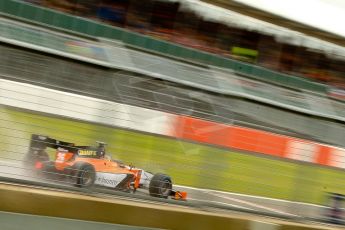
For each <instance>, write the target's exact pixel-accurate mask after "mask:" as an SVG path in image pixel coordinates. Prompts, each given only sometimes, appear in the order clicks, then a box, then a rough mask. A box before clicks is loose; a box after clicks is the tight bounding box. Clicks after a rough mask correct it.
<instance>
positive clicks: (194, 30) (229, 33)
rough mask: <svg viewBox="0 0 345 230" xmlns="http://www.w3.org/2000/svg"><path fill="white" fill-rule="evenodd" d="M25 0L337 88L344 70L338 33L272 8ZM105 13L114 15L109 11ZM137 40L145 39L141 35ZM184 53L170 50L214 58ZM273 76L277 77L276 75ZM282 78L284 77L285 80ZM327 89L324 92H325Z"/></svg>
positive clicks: (332, 93)
mask: <svg viewBox="0 0 345 230" xmlns="http://www.w3.org/2000/svg"><path fill="white" fill-rule="evenodd" d="M27 2H32V3H35V4H38V5H41V6H44V7H48V8H51V9H55V10H58V11H61V12H65V13H68V14H71V15H76V16H82V17H87V18H90V19H92V20H94V21H98V22H103V23H106V24H110V25H112V26H116V27H121V28H125V29H127V30H130V31H135V32H138V33H140V34H145V35H149V36H151V37H154V38H158V39H159V40H164V41H169V42H173V43H177V44H180V45H182V46H185V47H191V48H194V49H197V50H202V51H204V52H207V53H211V54H216V55H217V56H219V57H222V58H226V59H233V60H240V61H244V62H249V63H252V64H255V65H258V66H261V67H264V68H266V69H269V70H273V71H278V72H280V73H284V75H279V77H276V78H285V77H286V75H293V76H297V77H299V78H302V79H303V80H306V79H307V80H311V81H316V82H318V83H322V84H327V85H331V86H334V87H338V88H342V86H343V83H344V78H343V75H342V74H343V72H345V70H344V66H345V65H343V62H344V57H345V49H344V48H343V47H342V45H344V39H343V38H341V37H340V36H338V35H334V34H330V33H327V32H324V31H321V30H320V29H315V28H311V27H310V26H306V25H302V24H300V23H297V22H293V21H289V20H286V19H283V18H281V17H279V16H276V15H273V14H267V13H266V12H262V11H260V10H257V9H251V8H250V7H248V6H244V5H243V4H240V3H237V2H235V1H226V3H225V1H211V2H212V3H213V4H217V5H220V6H222V7H227V8H228V9H231V10H232V11H229V10H224V9H222V8H218V7H216V6H210V5H208V4H206V3H204V2H201V1H153V0H145V1H131V2H130V1H126V0H121V1H84V2H80V1H76V2H75V1H68V0H64V1H27ZM209 7H212V9H210V8H209ZM234 11H237V12H239V13H241V14H238V13H236V12H234ZM208 12H213V13H208ZM110 14H112V15H116V16H114V17H110V16H109V15H110ZM242 14H246V15H248V16H251V17H255V18H258V19H260V20H257V19H253V18H251V17H247V16H245V15H242ZM217 15H218V16H217ZM35 18H36V19H38V18H37V17H35ZM38 20H39V19H38ZM262 20H264V21H262ZM267 21H268V22H267ZM273 23H274V24H273ZM85 26H87V25H85ZM78 30H80V29H78ZM78 32H80V31H78ZM89 32H90V33H94V32H92V31H89ZM132 36H135V35H132ZM137 40H140V39H137ZM137 42H138V43H142V44H143V43H145V42H144V41H143V40H142V41H141V42H140V41H137ZM145 48H147V47H145ZM149 49H150V48H149ZM152 49H155V48H152ZM156 49H157V48H156ZM162 49H163V50H160V51H161V52H164V48H162ZM184 53H185V54H184V55H176V56H182V57H184V58H187V59H192V60H195V59H196V60H195V61H198V62H203V63H206V64H215V63H214V62H215V61H210V60H209V59H212V58H207V57H203V58H202V57H201V58H197V57H196V56H197V55H195V54H194V53H193V54H190V53H191V51H184ZM204 55H206V54H204ZM200 59H201V60H200ZM205 59H206V60H205ZM213 59H216V58H213ZM242 69H243V67H242ZM243 72H246V71H243ZM247 72H248V71H247ZM246 74H248V73H246ZM254 75H256V74H254ZM264 75H267V73H265V74H264ZM254 77H255V76H254ZM266 78H267V77H266ZM291 78H292V79H294V78H293V77H291ZM275 80H276V79H275ZM278 81H281V80H280V79H278ZM287 81H288V82H289V80H287ZM290 81H293V80H290ZM280 83H281V82H280ZM283 84H284V83H283ZM298 85H300V87H301V88H306V87H304V86H303V85H304V84H303V81H299V82H298V84H297V86H298ZM295 86H296V85H293V86H292V87H295ZM324 90H325V91H326V93H329V95H330V96H334V97H337V96H338V95H337V94H339V92H340V91H339V89H334V90H332V88H328V87H327V88H326V89H324ZM329 90H330V92H328V91H329ZM341 96H342V95H341V93H340V95H339V99H341V98H342V97H341Z"/></svg>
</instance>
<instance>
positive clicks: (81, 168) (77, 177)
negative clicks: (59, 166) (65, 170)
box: [73, 162, 96, 188]
mask: <svg viewBox="0 0 345 230" xmlns="http://www.w3.org/2000/svg"><path fill="white" fill-rule="evenodd" d="M73 170H74V177H73V180H74V181H75V185H76V186H77V187H81V188H89V187H91V186H93V185H94V183H95V180H96V171H95V168H94V167H93V166H92V165H90V164H88V163H85V162H77V163H76V164H75V165H74V166H73Z"/></svg>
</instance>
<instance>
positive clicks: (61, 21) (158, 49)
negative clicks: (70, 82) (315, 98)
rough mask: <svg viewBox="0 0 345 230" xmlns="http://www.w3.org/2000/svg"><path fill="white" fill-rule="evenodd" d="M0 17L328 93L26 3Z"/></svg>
mask: <svg viewBox="0 0 345 230" xmlns="http://www.w3.org/2000/svg"><path fill="white" fill-rule="evenodd" d="M0 13H2V14H4V15H12V16H15V17H17V18H20V19H25V20H30V21H34V22H36V23H40V24H44V25H48V26H51V27H55V28H59V29H63V30H68V31H74V32H77V33H79V34H84V35H88V36H94V37H105V38H110V39H117V40H121V41H123V42H124V43H126V44H128V45H131V46H135V47H138V48H142V49H145V50H148V51H151V52H154V53H159V54H164V55H169V56H172V57H175V58H181V59H183V60H190V61H194V62H198V63H203V64H208V65H214V66H218V67H223V68H228V69H232V70H235V71H237V72H238V73H241V74H243V75H247V76H250V77H253V78H257V79H260V80H264V81H268V82H273V83H276V84H280V85H284V86H287V87H292V88H300V89H305V90H311V91H316V92H320V93H327V87H326V86H325V85H323V84H319V83H315V82H312V81H310V80H308V79H304V78H300V77H296V76H292V75H287V74H282V73H278V72H275V71H272V70H268V69H265V68H262V67H258V66H255V65H250V64H246V63H242V62H239V61H236V60H232V59H228V58H224V57H221V56H218V55H214V54H210V53H206V52H202V51H199V50H195V49H191V48H187V47H183V46H180V45H177V44H173V43H170V42H166V41H162V40H158V39H154V38H151V37H148V36H145V35H141V34H138V33H133V32H130V31H128V30H125V29H120V28H116V27H113V26H109V25H106V24H102V23H99V22H96V21H92V20H89V19H85V18H81V17H76V16H72V15H68V14H64V13H61V12H57V11H54V10H51V9H45V8H42V7H39V6H35V5H32V4H28V3H25V2H23V1H16V0H2V1H0Z"/></svg>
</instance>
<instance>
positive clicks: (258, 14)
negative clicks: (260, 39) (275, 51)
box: [187, 0, 345, 46]
mask: <svg viewBox="0 0 345 230" xmlns="http://www.w3.org/2000/svg"><path fill="white" fill-rule="evenodd" d="M188 1H190V2H199V1H198V0H188ZM188 1H187V2H188ZM200 2H204V3H209V4H212V5H215V6H218V7H221V8H225V9H229V10H231V11H234V12H237V13H240V14H242V15H246V16H249V17H251V18H255V19H259V20H262V21H264V22H268V23H271V24H274V25H276V26H280V27H283V28H286V29H290V30H293V31H297V32H300V33H303V34H305V35H308V36H311V37H314V38H318V39H321V40H323V41H327V42H330V43H333V44H337V45H339V46H345V38H344V37H342V36H340V35H336V34H332V33H330V32H327V31H323V30H321V29H319V28H315V27H312V26H309V25H305V24H302V23H300V22H297V21H293V20H289V19H287V18H284V17H282V16H279V15H275V14H273V13H270V12H267V11H263V10H260V9H257V8H254V7H251V6H248V5H245V4H242V3H239V2H237V1H235V0H200ZM259 27H260V25H259ZM266 29H267V28H266Z"/></svg>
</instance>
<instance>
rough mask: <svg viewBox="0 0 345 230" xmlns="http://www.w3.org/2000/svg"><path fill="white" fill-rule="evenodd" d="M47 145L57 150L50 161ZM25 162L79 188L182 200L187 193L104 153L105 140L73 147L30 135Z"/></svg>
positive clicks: (164, 177)
mask: <svg viewBox="0 0 345 230" xmlns="http://www.w3.org/2000/svg"><path fill="white" fill-rule="evenodd" d="M47 148H53V149H56V154H55V159H54V160H50V159H49V155H48V153H47V152H46V149H47ZM24 162H25V163H26V164H29V165H30V166H34V168H35V169H36V170H38V171H39V172H40V174H41V175H43V176H44V177H49V178H59V179H60V178H63V179H66V180H68V181H69V182H71V183H72V184H74V185H75V186H78V187H91V186H103V187H107V188H111V189H114V190H120V191H127V192H135V191H136V190H137V189H138V188H146V189H148V190H149V193H150V195H151V196H154V197H161V198H168V197H171V198H173V199H177V200H185V199H186V197H187V193H186V192H179V191H175V190H173V189H172V180H171V178H170V177H169V176H168V175H166V174H161V173H158V174H155V175H153V174H151V173H149V172H147V171H144V170H143V169H138V168H135V167H133V166H130V165H125V164H123V163H122V162H120V161H118V160H113V159H112V158H111V156H110V155H108V154H106V150H105V143H102V142H98V146H95V147H93V146H76V145H74V144H73V143H69V142H65V141H59V140H56V139H53V138H50V137H48V136H42V135H37V134H32V136H31V142H30V149H29V151H28V153H27V154H26V157H25V160H24Z"/></svg>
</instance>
